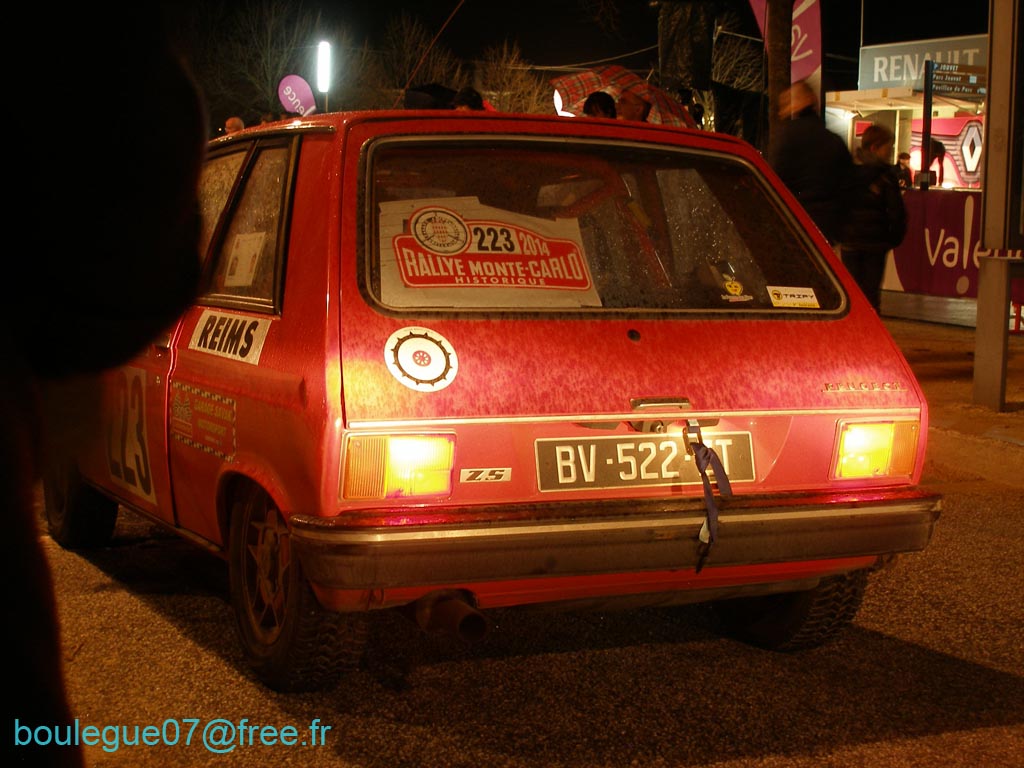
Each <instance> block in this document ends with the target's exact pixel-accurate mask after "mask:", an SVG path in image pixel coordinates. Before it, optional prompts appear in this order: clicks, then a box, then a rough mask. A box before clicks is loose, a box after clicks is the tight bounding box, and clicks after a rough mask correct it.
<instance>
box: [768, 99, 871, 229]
mask: <svg viewBox="0 0 1024 768" xmlns="http://www.w3.org/2000/svg"><path fill="white" fill-rule="evenodd" d="M778 117H779V121H778V123H776V125H774V126H773V127H772V135H771V139H770V141H769V143H768V149H767V151H766V154H765V157H766V159H767V160H768V164H769V165H771V167H772V169H773V170H774V171H775V172H776V173H777V174H778V175H779V178H780V179H782V181H783V183H784V184H785V185H786V186H787V187H788V188H789V190H790V191H791V192H792V193H793V194H794V195H795V196H796V198H797V200H799V201H800V204H801V205H803V207H804V209H805V210H806V211H807V213H808V214H809V215H810V217H811V218H812V219H813V220H814V223H815V224H817V225H818V229H820V230H821V233H822V234H823V235H825V238H826V239H827V240H828V241H829V243H831V244H832V245H833V246H835V245H836V244H837V243H838V241H839V237H840V234H841V232H842V223H843V216H844V212H845V209H846V197H847V194H848V191H849V188H850V184H851V180H852V174H853V158H852V156H851V155H850V150H849V149H847V147H846V142H844V141H843V140H842V139H841V138H840V137H839V136H837V135H836V134H834V133H832V131H830V130H828V128H826V127H825V122H824V120H823V119H822V117H821V114H820V112H819V111H818V98H817V96H816V95H815V93H814V89H813V88H811V86H810V85H809V84H808V83H807V82H806V81H804V80H800V81H798V82H795V83H793V84H792V85H791V86H790V87H789V88H788V89H786V90H785V91H783V92H782V93H781V94H780V95H779V107H778Z"/></svg>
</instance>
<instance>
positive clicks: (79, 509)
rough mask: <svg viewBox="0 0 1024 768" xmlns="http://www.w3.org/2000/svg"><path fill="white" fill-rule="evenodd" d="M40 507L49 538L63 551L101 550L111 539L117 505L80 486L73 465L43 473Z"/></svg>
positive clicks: (50, 468) (98, 493)
mask: <svg viewBox="0 0 1024 768" xmlns="http://www.w3.org/2000/svg"><path fill="white" fill-rule="evenodd" d="M43 503H44V505H45V507H46V527H47V530H48V532H49V534H50V538H52V539H53V540H54V541H56V542H57V543H58V544H60V545H61V546H62V547H64V548H65V549H91V548H95V547H104V546H107V545H108V544H110V541H111V539H113V538H114V528H115V527H116V525H117V509H118V507H117V502H116V501H114V500H113V499H111V498H109V497H108V496H104V495H103V494H102V493H100V492H99V491H97V490H96V489H95V488H93V487H92V486H90V485H87V484H86V483H85V482H83V481H82V478H81V475H80V474H79V472H78V468H77V467H76V466H75V465H74V464H73V463H61V464H60V465H59V466H54V467H49V468H48V469H47V471H46V474H45V476H44V478H43Z"/></svg>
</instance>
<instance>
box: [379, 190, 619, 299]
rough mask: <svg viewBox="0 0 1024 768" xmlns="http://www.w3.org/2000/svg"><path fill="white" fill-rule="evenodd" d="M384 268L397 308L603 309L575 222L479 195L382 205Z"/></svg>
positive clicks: (386, 291) (385, 286) (383, 279)
mask: <svg viewBox="0 0 1024 768" xmlns="http://www.w3.org/2000/svg"><path fill="white" fill-rule="evenodd" d="M380 268H381V285H382V293H383V295H384V298H385V300H387V301H388V303H395V304H398V305H406V306H410V305H411V306H436V305H437V304H438V303H443V304H447V305H451V306H488V307H497V306H511V307H535V306H570V307H579V306H600V299H599V298H598V296H597V292H596V290H595V287H594V281H593V279H592V277H591V273H590V268H589V266H588V264H587V260H586V257H585V254H584V250H583V238H582V237H581V235H580V228H579V224H578V223H577V222H576V221H575V220H572V219H562V220H550V219H543V218H538V217H534V216H527V215H524V214H519V213H515V212H513V211H508V210H503V209H500V208H494V207H491V206H486V205H482V204H481V203H480V202H479V201H478V200H477V199H476V198H475V197H465V198H437V199H431V200H409V201H395V202H388V203H382V204H381V213H380ZM424 292H426V293H424Z"/></svg>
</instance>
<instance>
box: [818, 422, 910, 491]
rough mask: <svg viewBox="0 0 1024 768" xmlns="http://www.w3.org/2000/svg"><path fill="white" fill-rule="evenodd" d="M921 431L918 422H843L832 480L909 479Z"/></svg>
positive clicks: (840, 425)
mask: <svg viewBox="0 0 1024 768" xmlns="http://www.w3.org/2000/svg"><path fill="white" fill-rule="evenodd" d="M920 429H921V425H920V423H919V422H917V421H878V422H865V421H840V422H839V435H838V437H839V439H838V441H837V445H838V450H837V451H836V458H835V462H834V463H833V466H832V475H833V477H835V478H837V479H841V480H849V479H853V478H863V477H901V476H910V475H911V474H912V473H913V471H914V461H915V460H916V458H917V439H918V433H919V432H920Z"/></svg>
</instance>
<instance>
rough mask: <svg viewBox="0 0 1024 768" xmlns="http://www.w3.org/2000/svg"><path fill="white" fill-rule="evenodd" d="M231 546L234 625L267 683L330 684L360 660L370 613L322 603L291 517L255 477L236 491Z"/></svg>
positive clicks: (284, 686) (280, 686) (282, 687)
mask: <svg viewBox="0 0 1024 768" xmlns="http://www.w3.org/2000/svg"><path fill="white" fill-rule="evenodd" d="M228 554H229V568H228V570H229V581H230V593H231V605H232V608H233V610H234V614H235V625H236V628H237V630H238V634H239V638H240V640H241V643H242V648H243V650H244V651H245V655H246V658H247V660H248V661H249V663H250V665H251V666H252V668H253V670H254V671H255V673H256V675H257V677H259V679H260V680H262V681H263V683H264V684H266V685H267V686H268V687H270V688H272V689H273V690H275V691H281V692H299V691H319V690H327V689H330V688H332V687H334V686H335V685H336V684H337V682H338V680H339V679H340V677H341V676H342V675H343V674H344V673H345V672H348V671H351V670H352V669H354V668H356V667H357V666H358V665H359V662H360V660H361V658H362V655H363V650H364V648H365V645H366V634H367V618H366V616H365V615H364V614H358V613H339V612H335V611H327V610H325V609H324V608H323V606H321V605H320V603H319V601H318V600H317V599H316V596H315V595H314V594H313V590H312V588H311V587H310V585H309V582H308V581H307V580H306V578H305V576H304V575H303V574H302V567H301V565H300V564H299V562H298V560H297V559H295V558H293V556H292V549H291V546H290V537H289V533H288V524H287V521H286V520H285V519H284V516H283V515H282V514H281V511H280V510H279V509H278V508H277V505H276V504H275V503H274V502H273V500H272V499H271V498H270V496H269V495H268V494H267V493H266V492H264V491H263V490H262V489H261V488H259V487H257V486H255V485H246V486H245V487H244V488H242V489H241V491H240V492H239V493H238V494H236V495H235V500H234V503H233V505H232V509H231V523H230V532H229V547H228Z"/></svg>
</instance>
